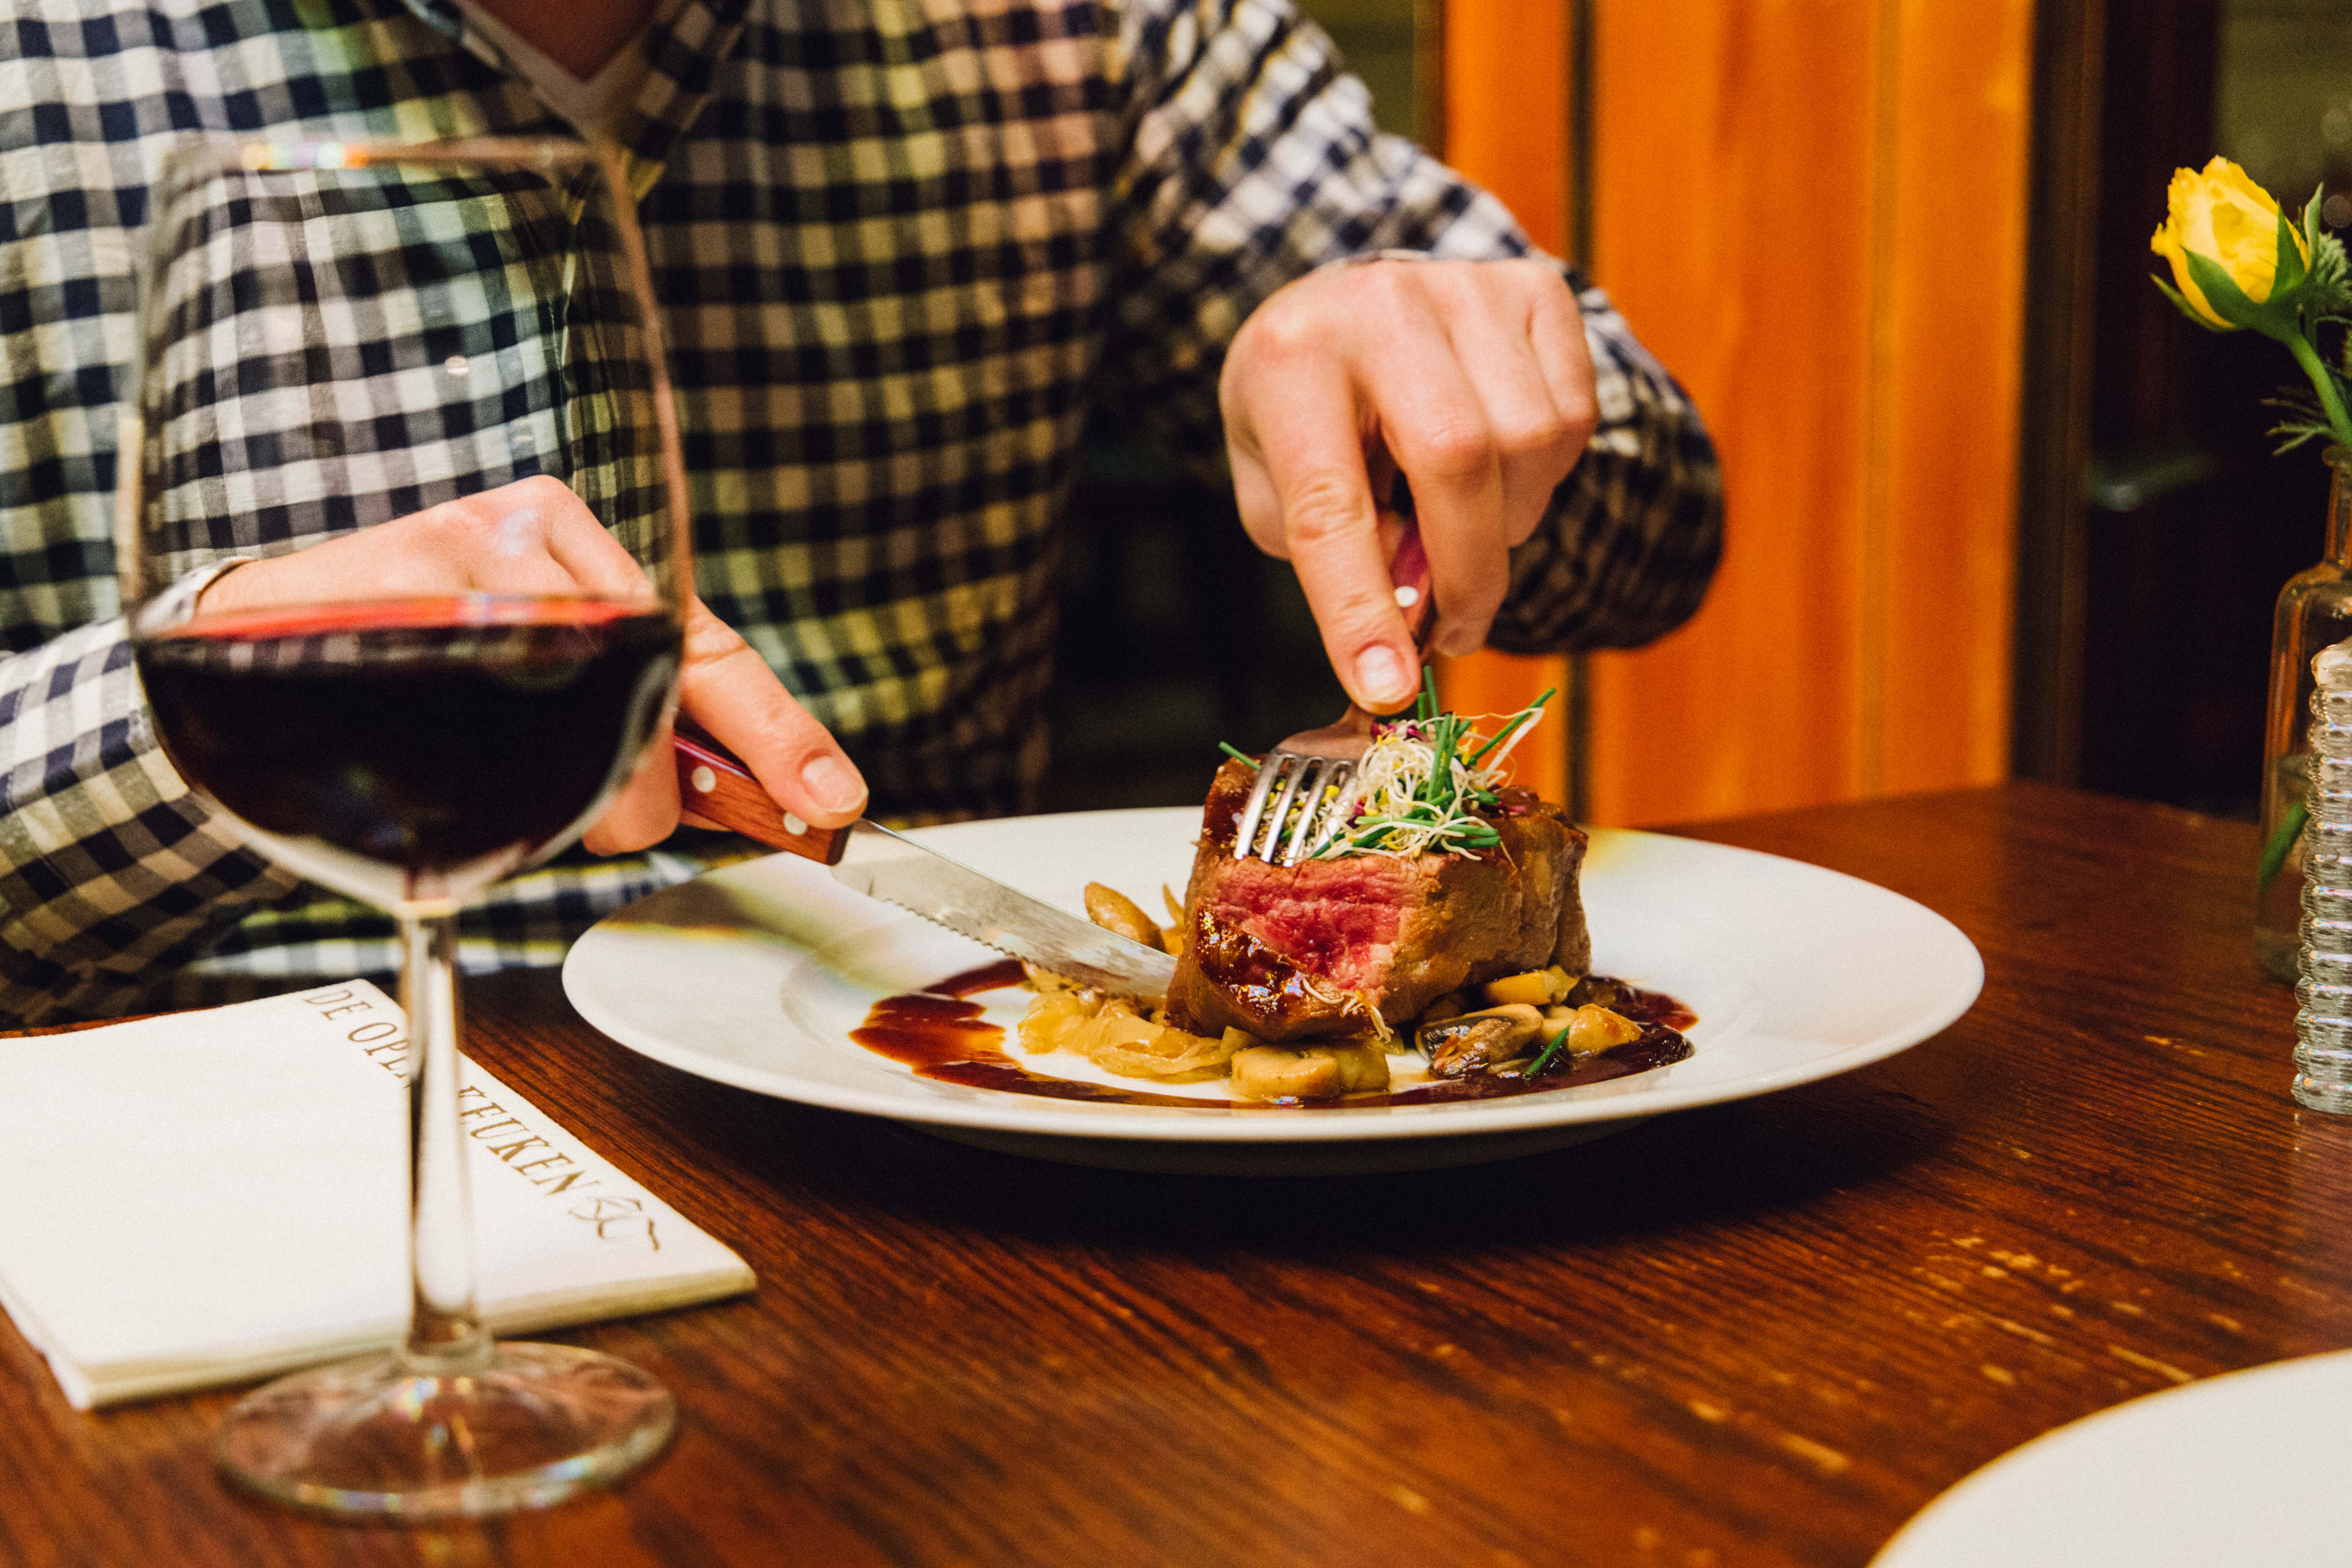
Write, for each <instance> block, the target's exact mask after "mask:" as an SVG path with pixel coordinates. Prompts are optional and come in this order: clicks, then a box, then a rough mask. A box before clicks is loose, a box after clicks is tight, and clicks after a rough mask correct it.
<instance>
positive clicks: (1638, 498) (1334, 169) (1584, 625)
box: [1104, 0, 1723, 652]
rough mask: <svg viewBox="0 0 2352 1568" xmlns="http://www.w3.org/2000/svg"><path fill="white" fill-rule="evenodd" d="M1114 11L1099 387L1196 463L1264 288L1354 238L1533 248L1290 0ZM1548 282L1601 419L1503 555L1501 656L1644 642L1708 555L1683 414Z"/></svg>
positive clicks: (1150, 0)
mask: <svg viewBox="0 0 2352 1568" xmlns="http://www.w3.org/2000/svg"><path fill="white" fill-rule="evenodd" d="M1119 13H1120V33H1119V39H1118V71H1117V76H1116V87H1117V90H1118V93H1119V95H1120V97H1119V102H1120V105H1121V108H1122V110H1123V112H1124V114H1125V116H1126V123H1127V127H1128V135H1127V142H1126V161H1125V164H1124V166H1123V167H1122V168H1121V170H1120V171H1119V174H1118V179H1117V184H1116V187H1115V190H1114V193H1113V194H1114V198H1115V202H1116V208H1115V211H1116V215H1117V222H1118V224H1119V226H1120V237H1121V240H1122V242H1123V244H1124V247H1125V255H1124V267H1125V272H1124V274H1123V276H1122V277H1121V278H1120V279H1119V281H1118V287H1117V288H1116V289H1115V290H1114V294H1113V300H1114V303H1113V305H1112V307H1111V308H1112V312H1113V316H1112V326H1111V333H1110V338H1109V342H1108V344H1107V347H1106V355H1105V373H1106V385H1105V387H1104V394H1105V396H1106V397H1107V398H1108V400H1109V401H1111V402H1112V404H1113V405H1115V406H1117V407H1119V408H1120V409H1122V410H1123V411H1124V412H1126V413H1127V414H1128V415H1129V417H1130V418H1131V419H1132V421H1133V422H1134V423H1136V424H1138V425H1139V426H1142V427H1143V428H1145V429H1146V430H1148V431H1149V432H1150V433H1151V434H1152V435H1153V436H1154V437H1157V438H1158V439H1159V440H1160V442H1161V443H1162V444H1164V445H1165V446H1167V447H1169V448H1170V449H1171V451H1173V452H1174V453H1176V454H1177V455H1178V456H1180V457H1181V458H1184V459H1185V460H1186V461H1188V462H1190V463H1191V464H1192V465H1193V466H1195V467H1196V468H1200V469H1202V471H1203V472H1219V471H1221V465H1222V461H1223V424H1222V421H1221V419H1220V416H1219V414H1218V410H1217V375H1218V372H1219V370H1220V368H1221V366H1222V365H1223V356H1224V349H1225V345H1226V344H1228V343H1230V342H1232V341H1233V338H1234V333H1235V332H1236V331H1238V330H1239V329H1240V327H1241V324H1242V322H1243V321H1244V320H1245V319H1246V318H1247V317H1248V315H1249V313H1250V312H1251V311H1252V310H1255V309H1256V308H1257V307H1258V305H1260V304H1261V303H1263V302H1264V301H1265V299H1266V298H1267V297H1268V296H1270V295H1271V294H1273V293H1274V292H1275V290H1276V289H1280V288H1281V287H1282V286H1283V285H1284V284H1286V283H1288V282H1290V281H1291V280H1292V279H1296V278H1298V277H1300V276H1302V275H1303V274H1305V273H1307V272H1309V271H1311V270H1313V269H1314V268H1317V267H1320V266H1323V265H1326V264H1328V263H1329V262H1333V261H1336V260H1339V259H1342V258H1347V257H1351V256H1360V255H1362V254H1364V253H1366V252H1370V251H1382V250H1396V251H1410V252H1414V253H1418V254H1422V255H1426V256H1431V257H1436V258H1449V259H1462V260H1489V259H1498V258H1509V257H1521V256H1529V255H1534V254H1537V252H1536V250H1535V248H1534V247H1533V246H1531V245H1530V244H1529V243H1528V238H1527V236H1526V235H1525V234H1524V233H1522V232H1521V230H1520V228H1519V226H1518V224H1517V221H1516V220H1514V219H1513V218H1512V216H1511V215H1510V214H1509V212H1507V210H1506V209H1505V208H1504V207H1503V205H1502V204H1501V203H1499V202H1497V201H1496V199H1495V198H1494V197H1492V196H1491V195H1487V194H1486V192H1484V191H1482V190H1480V189H1479V188H1478V187H1477V186H1475V185H1473V184H1470V183H1469V182H1468V181H1466V180H1465V179H1463V178H1462V177H1461V176H1460V175H1458V174H1454V172H1453V171H1452V170H1450V169H1448V168H1446V167H1445V166H1444V164H1442V163H1438V162H1437V161H1436V160H1435V159H1433V158H1432V157H1430V156H1429V155H1428V154H1426V153H1423V152H1422V151H1421V150H1420V149H1419V148H1416V147H1414V146H1413V145H1412V143H1411V142H1406V141H1404V140H1402V138H1399V137H1395V136H1386V135H1382V134H1381V133H1380V132H1377V131H1376V130H1375V129H1374V128H1373V123H1372V112H1371V99H1370V94H1368V93H1367V92H1366V91H1365V89H1364V87H1363V84H1362V83H1360V82H1359V81H1358V80H1357V79H1355V78H1353V77H1351V76H1349V75H1348V74H1346V72H1345V71H1344V70H1343V69H1342V68H1341V65H1340V62H1339V56H1338V54H1337V51H1336V50H1335V49H1334V48H1333V47H1332V45H1331V41H1330V39H1329V38H1328V37H1326V36H1325V35H1324V34H1323V32H1322V31H1321V30H1320V29H1319V28H1318V27H1316V26H1314V25H1313V24H1312V23H1310V22H1307V21H1306V20H1304V19H1303V18H1301V17H1300V16H1298V15H1297V12H1296V10H1294V9H1293V7H1292V5H1291V4H1290V0H1123V3H1122V4H1121V5H1120V7H1119ZM1567 275H1568V277H1569V279H1570V282H1571V284H1573V285H1574V286H1575V287H1576V288H1577V289H1578V299H1579V301H1580V304H1581V306H1582V308H1583V312H1584V328H1585V339H1586V342H1587V343H1588V345H1589V347H1590V349H1591V356H1592V363H1593V371H1594V376H1595V383H1596V393H1597V398H1598V404H1599V408H1600V416H1601V422H1600V426H1599V428H1598V429H1596V430H1595V431H1594V433H1593V436H1592V439H1591V443H1590V444H1589V446H1588V447H1587V448H1586V451H1585V456H1584V458H1583V459H1582V460H1581V461H1580V463H1579V464H1578V465H1577V467H1576V469H1575V471H1574V472H1572V473H1571V474H1570V476H1569V478H1568V479H1567V480H1566V481H1565V482H1564V483H1563V484H1562V485H1561V486H1560V488H1559V492H1558V494H1557V495H1556V496H1555V498H1554V500H1553V506H1552V511H1551V515H1550V517H1549V520H1548V521H1547V522H1546V524H1545V526H1544V527H1542V528H1540V529H1538V531H1537V532H1536V534H1535V536H1534V537H1533V538H1531V539H1529V540H1528V542H1527V543H1525V544H1524V545H1521V546H1520V547H1519V548H1518V550H1517V551H1516V552H1514V553H1513V556H1512V563H1511V564H1512V572H1511V592H1510V595H1509V597H1508V598H1507V601H1506V602H1505V604H1504V606H1503V610H1502V613H1501V615H1500V616H1497V617H1496V622H1495V627H1494V630H1493V633H1492V634H1491V638H1490V640H1491V641H1492V642H1493V643H1494V645H1495V646H1496V647H1502V648H1506V649H1508V650H1511V651H1514V652H1539V651H1540V652H1553V651H1561V650H1570V649H1580V648H1590V647H1631V646H1634V645H1636V644H1639V643H1643V642H1647V641H1649V640H1650V639H1651V638H1653V637H1658V636H1660V635H1661V634H1663V633H1664V632H1666V631H1669V630H1671V629H1673V628H1674V627H1675V626H1677V625H1679V624H1680V623H1681V622H1682V621H1683V620H1685V618H1687V617H1688V616H1689V615H1690V614H1691V613H1692V611H1694V610H1695V609H1696V608H1697V606H1698V602H1699V599H1700V598H1701V596H1702V595H1704V594H1705V593H1706V585H1707V583H1708V581H1709V580H1710V579H1711V578H1712V576H1713V574H1714V571H1715V565H1716V561H1717V556H1718V554H1719V553H1720V551H1721V548H1722V534H1723V497H1722V485H1721V480H1720V477H1719V475H1718V472H1717V466H1716V460H1715V448H1714V446H1713V443H1712V442H1711V441H1710V440H1709V439H1708V437H1707V434H1706V426H1704V425H1703V424H1702V423H1701V422H1700V420H1699V417H1698V415H1697V412H1696V410H1695V409H1694V408H1693V407H1692V406H1691V404H1690V401H1689V399H1688V398H1687V397H1685V395H1684V394H1683V391H1682V389H1681V388H1680V387H1679V386H1677V385H1676V384H1675V381H1674V379H1673V377H1671V376H1669V375H1668V374H1666V373H1665V371H1664V368H1663V367H1661V366H1660V365H1659V364H1658V363H1657V361H1656V360H1655V359H1654V358H1653V357H1652V356H1651V355H1650V353H1648V351H1647V350H1645V349H1643V347H1642V345H1641V343H1640V342H1638V341H1636V340H1635V338H1634V337H1633V332H1632V331H1631V330H1630V329H1629V328H1628V327H1627V326H1626V324H1625V322H1624V320H1623V319H1622V317H1621V316H1619V315H1618V313H1617V311H1616V310H1615V309H1614V308H1613V307H1612V305H1611V304H1610V302H1609V299H1608V297H1607V295H1605V294H1603V293H1602V292H1601V290H1600V289H1594V288H1591V287H1588V286H1586V285H1585V284H1584V282H1583V280H1582V279H1580V278H1579V277H1578V276H1577V275H1576V274H1575V272H1574V271H1573V269H1567Z"/></svg>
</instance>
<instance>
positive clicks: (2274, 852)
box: [2254, 801, 2311, 893]
mask: <svg viewBox="0 0 2352 1568" xmlns="http://www.w3.org/2000/svg"><path fill="white" fill-rule="evenodd" d="M2310 820H2311V811H2310V809H2309V808H2308V807H2307V806H2305V805H2304V804H2303V802H2301V801H2296V802H2295V803H2294V805H2291V806H2289V807H2288V808H2287V813H2286V816H2284V817H2282V818H2280V820H2279V825H2278V827H2277V829H2276V830H2275V831H2273V833H2272V834H2271V841H2270V842H2269V843H2267V844H2265V845H2263V858H2262V860H2261V862H2260V863H2259V864H2258V865H2256V866H2255V868H2254V891H2255V892H2256V893H2260V892H2261V891H2262V890H2263V889H2265V888H2267V887H2269V886H2270V885H2271V881H2272V879H2273V878H2275V877H2276V876H2277V875H2278V874H2279V870H2280V868H2282V867H2284V866H2285V864H2286V858H2287V854H2288V852H2289V851H2290V850H2292V849H2293V848H2294V841H2295V840H2296V839H2298V838H2300V837H2303V828H2304V824H2305V823H2307V822H2309V821H2310Z"/></svg>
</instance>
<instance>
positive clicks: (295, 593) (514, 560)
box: [196, 476, 866, 855]
mask: <svg viewBox="0 0 2352 1568" xmlns="http://www.w3.org/2000/svg"><path fill="white" fill-rule="evenodd" d="M651 592H652V590H651V588H650V586H649V584H647V582H646V574H645V573H644V571H643V570H642V569H640V568H639V566H638V565H637V563H636V561H635V558H634V557H632V556H631V555H630V554H629V552H628V551H626V550H625V549H624V548H623V547H622V545H621V543H620V542H619V541H617V540H615V539H614V537H613V536H612V535H611V534H609V533H607V532H605V531H604V526H603V525H602V524H601V523H599V522H598V521H596V518H595V516H594V514H593V513H592V512H590V511H589V510H588V508H587V507H586V506H585V505H583V503H582V501H581V500H580V498H579V497H578V496H575V495H573V494H572V490H571V489H570V488H569V487H568V486H566V485H565V484H563V482H562V480H560V479H551V478H547V477H545V476H541V477H539V478H535V479H520V480H518V481H516V482H515V483H513V484H510V485H504V486H501V487H499V489H494V490H484V491H482V492H481V493H480V494H478V495H472V496H467V497H466V498H465V499H463V500H454V501H448V502H446V503H444V504H443V505H440V506H436V507H431V508H428V509H427V510H424V511H420V512H416V513H414V514H412V515H411V516H408V517H404V518H398V519H395V520H394V521H391V522H386V523H382V524H379V525H378V526H376V527H374V528H369V529H362V531H359V532H357V533H352V534H347V535H345V536H344V537H342V538H341V539H336V540H332V541H331V542H327V543H325V544H319V545H313V546H312V547H310V549H308V550H299V551H296V552H294V553H292V554H290V555H273V556H270V557H269V558H268V559H267V560H262V561H254V562H248V563H246V564H244V565H242V566H238V567H236V568H234V569H232V570H230V571H228V572H226V573H223V574H221V575H220V576H218V577H216V578H215V579H214V580H213V581H212V582H211V583H210V584H208V585H206V587H205V591H204V592H203V594H202V595H199V596H198V598H197V600H196V610H197V613H198V614H200V615H206V616H210V615H215V614H220V613H223V612H228V611H236V610H251V609H266V608H268V607H270V606H272V605H310V604H325V603H331V602H334V601H336V600H345V599H362V598H365V599H386V598H431V597H435V596H437V595H444V594H528V595H562V596H566V597H578V596H583V595H584V596H588V597H593V598H599V599H609V600H614V601H619V602H622V603H627V602H629V601H632V600H644V599H646V598H648V597H650V595H651ZM685 621H686V645H685V653H684V658H683V660H682V662H681V664H680V667H679V671H678V683H677V689H678V705H679V707H680V708H682V709H683V710H685V711H686V712H687V713H688V714H690V715H692V716H693V718H694V719H695V720H696V721H697V722H698V723H700V724H701V725H702V726H703V728H705V729H707V730H709V731H710V732H711V734H712V735H713V736H714V737H716V738H717V739H718V740H719V741H721V742H724V743H725V744H726V745H727V746H728V747H729V749H730V750H731V751H733V752H734V753H735V754H736V755H737V756H739V757H740V758H742V759H743V761H744V763H746V764H747V765H748V766H749V767H750V768H751V772H752V773H753V774H754V775H755V776H757V777H758V779H759V781H760V783H761V785H762V786H764V787H765V788H766V790H767V792H768V794H769V795H771V796H772V797H773V798H774V800H775V802H776V804H777V805H780V806H782V808H783V809H785V810H787V811H790V812H793V814H795V815H796V816H800V817H801V818H802V819H803V820H804V821H807V822H810V823H813V824H814V825H815V826H819V827H839V826H843V825H844V824H845V823H848V822H851V821H854V820H855V819H856V817H857V816H858V814H859V813H860V812H861V811H863V810H864V809H865V805H866V781H865V780H864V779H862V778H860V777H859V776H858V773H857V770H856V767H854V766H853V765H851V763H850V761H849V759H848V758H847V757H846V756H845V755H844V754H843V753H842V750H841V746H840V744H839V742H835V740H834V738H833V737H832V736H831V735H830V734H828V733H827V732H826V731H825V729H824V725H822V724H820V723H818V722H817V721H815V720H814V718H812V717H810V716H809V713H808V711H807V710H805V709H803V707H802V706H801V705H800V704H799V703H798V702H795V701H794V700H793V696H792V693H791V692H789V691H786V690H785V689H784V686H783V682H782V681H780V680H778V679H776V676H775V672H774V671H772V670H771V669H770V668H768V666H767V662H766V661H765V660H764V659H762V658H761V657H760V656H759V654H758V653H757V652H756V651H755V650H754V649H753V648H752V647H751V645H750V644H748V643H746V642H745V641H744V640H743V639H742V637H740V636H739V635H737V633H736V632H735V630H734V628H733V627H731V626H728V625H727V623H726V622H724V621H722V620H720V619H719V617H718V616H714V615H712V614H711V613H710V611H709V609H708V608H706V607H705V606H704V605H703V603H702V601H701V600H700V599H699V598H697V597H694V596H693V595H688V598H687V602H686V606H685ZM669 752H670V737H669V728H668V726H667V724H665V725H664V726H663V728H662V731H661V732H660V733H659V734H657V735H656V736H655V738H654V741H653V742H652V743H651V744H649V745H648V746H647V747H646V753H645V755H644V757H643V758H641V759H640V760H639V762H638V763H637V768H636V771H635V773H632V774H631V775H630V778H629V782H628V784H626V785H625V786H624V787H623V788H622V790H621V793H620V794H619V795H615V796H614V798H613V800H612V803H611V804H610V805H607V806H606V807H605V808H604V815H603V816H600V817H598V818H597V820H596V822H595V824H594V825H593V826H591V827H590V828H589V829H588V832H587V835H586V837H584V838H583V840H582V842H583V843H585V844H586V845H587V846H588V847H589V848H591V849H593V850H594V851H596V852H597V853H598V854H601V855H612V854H618V853H621V852H623V851H625V850H630V849H642V848H645V847H646V846H648V845H651V844H657V843H659V842H660V841H661V840H663V839H664V838H667V837H669V835H670V833H671V832H672V831H673V830H674V829H676V828H677V825H678V823H679V821H680V820H681V818H680V814H679V809H678V796H677V770H676V769H675V768H674V767H673V766H672V765H671V763H670V756H669ZM684 820H687V821H689V822H692V821H697V820H698V819H696V818H694V817H692V816H687V817H685V818H684ZM701 826H711V825H710V824H707V823H706V824H701Z"/></svg>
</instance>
